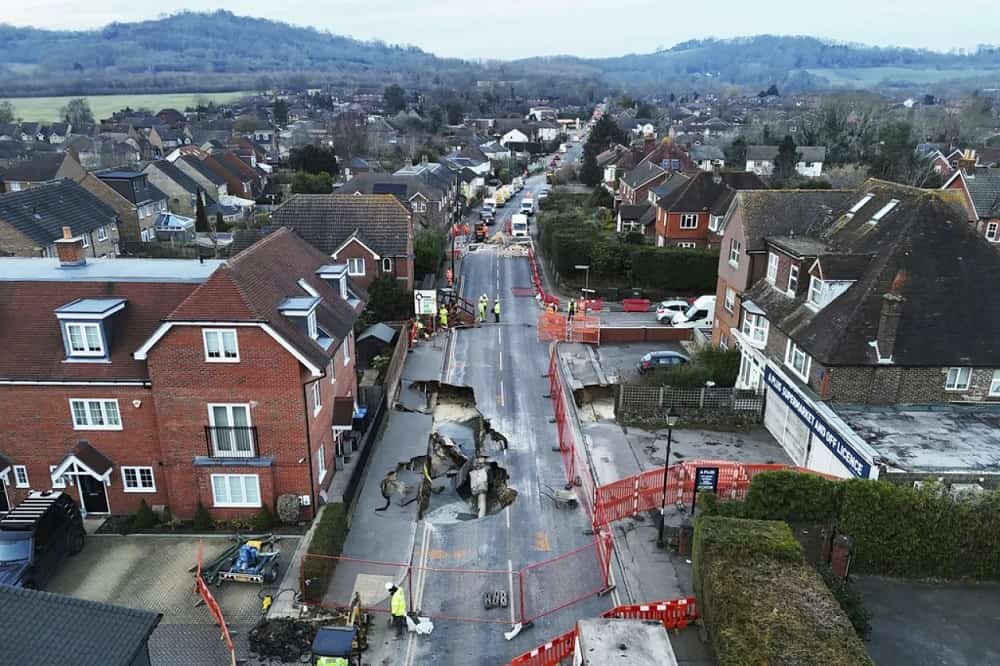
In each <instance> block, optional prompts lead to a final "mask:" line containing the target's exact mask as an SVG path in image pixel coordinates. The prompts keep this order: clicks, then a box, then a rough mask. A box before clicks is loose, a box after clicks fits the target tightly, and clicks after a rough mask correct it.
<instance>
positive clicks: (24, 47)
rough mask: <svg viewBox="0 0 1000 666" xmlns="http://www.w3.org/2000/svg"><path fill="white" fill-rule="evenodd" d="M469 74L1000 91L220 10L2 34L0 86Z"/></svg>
mask: <svg viewBox="0 0 1000 666" xmlns="http://www.w3.org/2000/svg"><path fill="white" fill-rule="evenodd" d="M265 77H266V79H267V80H264V79H265ZM477 79H502V80H514V79H516V80H520V81H522V82H525V83H527V84H528V86H529V87H528V90H533V89H537V90H538V91H539V92H546V90H547V86H549V87H551V86H554V87H556V88H557V89H558V88H567V87H572V86H573V85H574V84H578V83H580V82H585V83H587V84H589V86H593V87H595V88H599V89H605V90H606V89H609V88H620V87H624V88H628V89H629V90H635V91H637V92H642V91H646V90H649V91H660V92H662V91H663V90H665V89H674V90H679V91H683V90H687V89H692V88H693V89H702V90H704V89H709V88H712V87H716V86H731V85H736V86H743V87H747V88H750V89H753V88H754V87H757V86H759V87H766V86H768V85H770V84H771V83H776V84H778V86H779V87H780V88H781V89H782V90H783V91H784V90H822V89H828V88H886V87H901V88H907V87H915V88H940V87H941V86H956V85H957V86H961V87H973V86H981V87H1000V49H997V48H980V49H979V50H977V51H976V52H975V53H972V54H968V55H958V54H944V53H936V52H931V51H923V50H916V49H902V48H879V47H870V46H864V45H857V44H840V43H834V42H830V41H824V40H820V39H816V38H813V37H784V36H774V35H759V36H755V37H746V38H738V39H727V40H720V39H702V40H694V41H688V42H684V43H682V44H678V45H676V46H674V47H672V48H669V49H666V50H663V51H658V52H655V53H647V54H629V55H623V56H621V57H616V58H577V57H573V56H559V57H545V58H528V59H524V60H516V61H512V62H502V63H501V62H495V63H476V62H470V61H463V60H458V59H446V58H439V57H437V56H435V55H433V54H430V53H427V52H425V51H422V50H420V49H418V48H416V47H408V46H395V45H389V44H385V43H382V42H364V41H359V40H356V39H351V38H348V37H342V36H338V35H333V34H329V33H326V32H321V31H319V30H314V29H311V28H301V27H296V26H291V25H288V24H284V23H278V22H275V21H269V20H264V19H256V18H248V17H240V16H236V15H234V14H232V13H230V12H226V11H217V12H214V13H211V14H205V13H194V12H184V13H180V14H175V15H172V16H168V17H166V18H162V19H158V20H155V21H142V22H139V23H112V24H110V25H108V26H106V27H104V28H102V29H100V30H91V31H52V30H37V29H33V28H15V27H12V26H7V25H0V90H2V91H3V92H4V93H5V94H6V95H21V96H25V95H42V94H45V95H75V94H98V93H120V92H131V93H139V92H174V91H185V92H186V91H216V90H252V89H256V88H259V87H264V85H265V84H266V83H267V82H268V81H273V82H276V83H278V84H279V85H306V84H309V85H319V84H329V83H332V84H338V85H343V86H372V88H373V90H381V88H382V86H384V85H386V84H388V83H390V82H394V81H395V82H399V83H400V84H401V85H403V86H404V87H405V88H407V89H415V88H417V89H426V88H430V87H433V86H436V85H447V86H453V87H462V86H467V85H472V84H473V83H474V82H475V81H476V80H477ZM531 84H534V85H533V86H532V85H531ZM551 92H553V93H556V92H557V91H551Z"/></svg>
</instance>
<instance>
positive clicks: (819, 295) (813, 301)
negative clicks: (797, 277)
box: [807, 275, 826, 310]
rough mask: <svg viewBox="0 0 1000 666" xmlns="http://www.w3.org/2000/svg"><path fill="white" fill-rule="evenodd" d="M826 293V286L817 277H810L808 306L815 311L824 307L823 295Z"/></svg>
mask: <svg viewBox="0 0 1000 666" xmlns="http://www.w3.org/2000/svg"><path fill="white" fill-rule="evenodd" d="M825 291H826V284H825V283H824V282H823V281H822V280H820V279H819V278H818V277H816V276H815V275H810V276H809V296H808V297H807V304H808V305H809V307H811V308H812V309H813V310H819V309H820V308H822V307H823V293H824V292H825Z"/></svg>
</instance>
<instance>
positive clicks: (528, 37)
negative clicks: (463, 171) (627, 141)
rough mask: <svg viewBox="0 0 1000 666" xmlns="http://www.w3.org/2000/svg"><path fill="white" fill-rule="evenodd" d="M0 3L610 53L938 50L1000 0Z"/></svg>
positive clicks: (430, 46)
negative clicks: (701, 43) (791, 43)
mask: <svg viewBox="0 0 1000 666" xmlns="http://www.w3.org/2000/svg"><path fill="white" fill-rule="evenodd" d="M0 3H2V4H4V5H5V7H4V10H3V12H2V13H0V22H2V23H9V24H13V25H17V26H28V25H30V26H34V27H39V28H58V29H81V28H96V27H101V26H103V25H106V24H108V23H111V22H113V21H122V22H131V21H139V20H146V19H152V18H156V17H157V16H158V15H160V13H170V12H174V11H180V10H183V9H189V10H196V11H209V10H214V9H229V10H230V11H232V12H234V13H236V14H240V15H246V16H257V17H261V18H269V19H274V20H279V21H284V22H287V23H293V24H297V25H310V26H313V27H315V28H319V29H322V30H329V31H330V32H333V33H337V34H341V35H347V36H351V37H356V38H358V39H381V40H383V41H385V42H389V43H394V44H413V45H415V46H418V47H420V48H422V49H424V50H425V51H430V52H432V53H435V54H437V55H442V56H449V57H459V58H471V59H477V58H484V59H492V58H499V59H515V58H523V57H527V56H533V55H556V54H570V55H579V56H590V57H595V56H596V57H599V56H615V55H622V54H625V53H644V52H649V51H654V50H656V49H658V48H663V47H669V46H672V45H673V44H676V43H678V42H682V41H685V40H688V39H695V38H701V37H734V36H741V35H755V34H761V33H772V34H785V35H792V34H796V35H813V36H817V37H825V38H829V39H834V40H838V41H848V42H859V43H864V44H872V45H877V46H910V47H918V48H929V49H933V50H937V51H947V50H950V49H953V48H966V49H975V47H976V46H977V45H979V44H988V43H1000V33H998V32H997V30H996V27H997V26H998V25H1000V1H998V0H953V1H952V2H950V3H941V1H940V0H837V2H818V3H808V2H801V1H797V2H792V1H791V0H754V1H752V2H750V1H747V0H714V1H713V2H705V3H669V2H664V1H663V0H617V1H616V2H608V0H600V1H598V0H500V1H493V2H468V1H467V0H419V1H417V2H404V1H402V0H282V1H281V2H274V1H273V0H267V1H265V0H241V1H240V2H238V3H237V2H224V3H219V2H218V1H216V2H212V1H211V0H159V1H158V2H156V3H152V4H155V7H156V9H155V10H153V9H151V8H150V4H147V3H139V2H135V0H87V2H79V0H30V1H28V2H16V0H0ZM153 11H155V12H157V13H155V14H154V13H152V12H153Z"/></svg>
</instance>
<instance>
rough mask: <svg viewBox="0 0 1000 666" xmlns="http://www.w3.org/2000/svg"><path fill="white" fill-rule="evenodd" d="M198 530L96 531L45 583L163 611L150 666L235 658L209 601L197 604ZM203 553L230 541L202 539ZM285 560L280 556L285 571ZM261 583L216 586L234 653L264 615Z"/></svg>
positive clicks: (242, 650) (284, 543)
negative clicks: (194, 533) (222, 637)
mask: <svg viewBox="0 0 1000 666" xmlns="http://www.w3.org/2000/svg"><path fill="white" fill-rule="evenodd" d="M198 541H199V539H198V538H197V537H188V536H184V537H174V536H157V535H135V534H133V535H129V536H113V535H100V536H91V537H88V539H87V545H86V546H85V547H84V549H83V552H81V553H80V554H79V555H77V556H76V557H72V558H68V559H67V560H66V561H65V563H64V565H63V567H62V568H61V570H60V571H59V573H58V574H57V575H56V577H55V578H54V579H53V580H52V581H51V582H50V583H49V584H48V585H47V586H46V588H45V589H46V590H47V591H49V592H57V593H59V594H66V595H69V596H73V597H78V598H81V599H89V600H91V601H100V602H104V603H110V604H117V605H120V606H129V607H132V608H143V609H146V610H151V611H153V612H157V613H163V620H162V621H161V622H160V625H159V626H158V627H157V629H156V631H154V632H153V635H152V637H151V639H150V642H149V647H150V659H151V661H152V664H153V666H175V665H176V666H190V665H191V664H198V665H199V666H201V665H205V666H211V665H213V664H220V665H222V664H228V663H230V661H229V657H228V653H227V651H226V650H225V649H224V647H223V644H222V642H221V641H220V640H219V632H218V630H217V629H216V627H215V624H214V620H213V619H212V617H211V615H210V614H209V612H208V609H207V608H205V606H197V607H196V606H195V605H194V604H195V602H196V601H197V600H198V596H197V594H196V593H195V592H194V579H193V575H192V574H191V573H190V572H188V567H190V566H191V565H193V564H194V563H195V560H196V559H197V552H198ZM203 542H204V548H205V560H206V561H208V560H210V559H211V558H212V557H214V555H215V554H217V553H219V552H221V551H222V550H224V549H225V548H226V546H228V545H229V540H228V539H225V538H215V537H207V538H205V539H203ZM297 543H298V537H283V538H282V540H281V542H280V544H279V547H280V549H281V551H282V553H283V554H287V556H290V554H291V553H292V552H293V551H294V550H295V547H296V545H297ZM286 565H287V561H286V562H283V563H282V566H281V573H284V568H285V566H286ZM259 590H260V588H259V587H258V586H256V585H240V584H236V583H227V584H225V585H223V586H222V587H221V588H215V587H213V588H212V594H213V595H214V596H215V599H216V601H218V602H219V606H220V607H221V608H222V612H223V614H224V615H225V617H226V621H227V623H228V625H229V628H230V630H231V632H232V633H233V638H234V643H235V644H236V646H237V656H238V657H241V658H242V657H247V656H248V655H249V651H248V649H247V645H246V634H247V631H248V630H249V629H250V628H251V627H252V626H253V625H254V624H255V623H256V622H257V620H258V618H259V617H260V600H259V599H258V597H257V593H258V591H259Z"/></svg>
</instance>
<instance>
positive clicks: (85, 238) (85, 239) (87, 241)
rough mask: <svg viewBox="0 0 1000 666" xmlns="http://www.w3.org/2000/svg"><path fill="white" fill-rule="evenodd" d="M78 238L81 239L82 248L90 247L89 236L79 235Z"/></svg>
mask: <svg viewBox="0 0 1000 666" xmlns="http://www.w3.org/2000/svg"><path fill="white" fill-rule="evenodd" d="M80 238H82V239H83V246H84V247H90V235H89V234H86V233H83V234H80Z"/></svg>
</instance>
